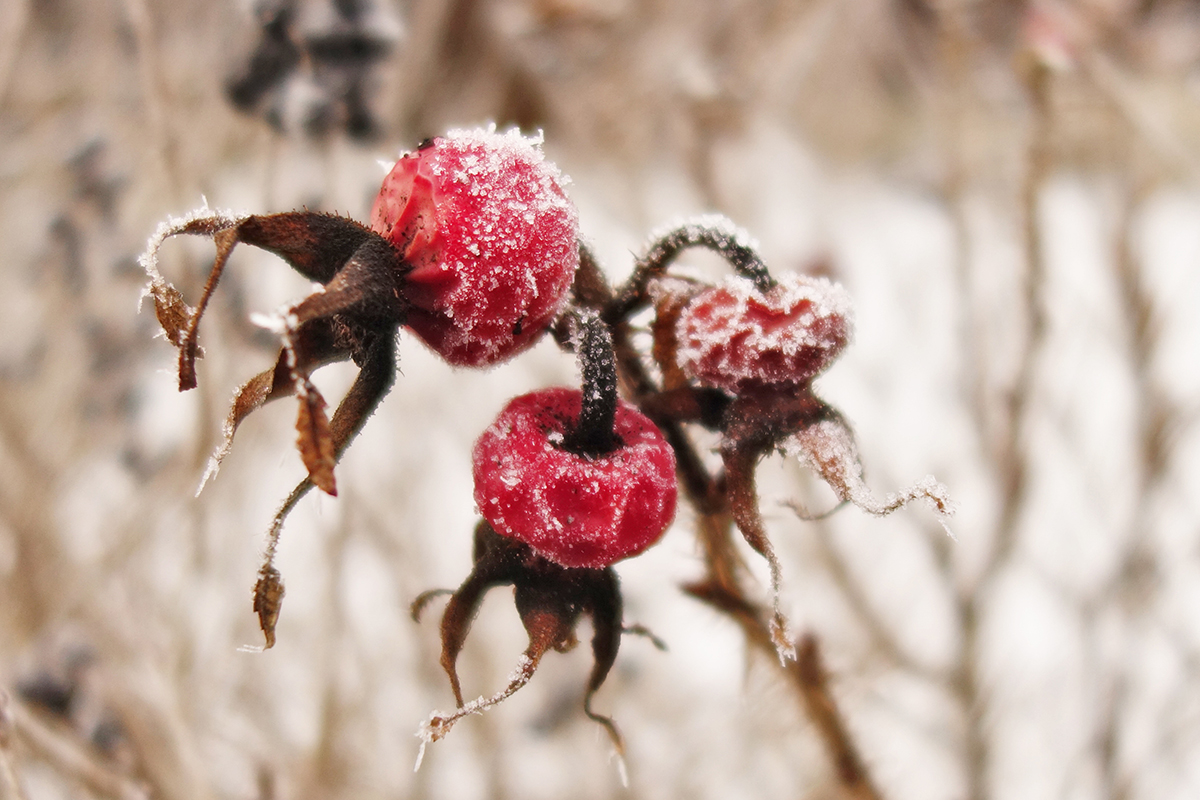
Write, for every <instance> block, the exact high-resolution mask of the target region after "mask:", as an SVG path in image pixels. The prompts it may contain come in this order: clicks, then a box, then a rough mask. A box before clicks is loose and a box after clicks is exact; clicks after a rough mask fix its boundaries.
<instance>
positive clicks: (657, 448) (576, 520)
mask: <svg viewBox="0 0 1200 800" xmlns="http://www.w3.org/2000/svg"><path fill="white" fill-rule="evenodd" d="M580 328H581V331H580V334H579V336H578V337H577V350H578V352H579V358H580V361H581V364H582V372H583V378H584V380H583V389H582V391H578V390H574V389H565V388H562V389H547V390H543V391H540V392H534V393H532V394H529V395H525V396H523V397H518V398H516V399H515V400H513V401H512V402H511V403H510V404H509V405H508V407H507V408H505V410H504V411H503V412H502V413H501V414H500V417H499V418H498V419H497V420H496V422H495V423H494V424H493V425H492V426H491V427H489V428H488V430H487V431H486V432H485V433H484V434H483V436H481V437H480V439H479V442H478V443H477V444H476V446H475V451H474V472H475V501H476V504H477V505H478V506H479V509H480V512H481V513H482V515H483V517H484V521H483V522H482V523H480V526H479V527H478V528H477V530H476V538H475V566H474V569H473V570H472V572H471V575H470V576H469V577H468V578H467V580H466V581H465V582H464V583H463V584H462V586H460V587H459V588H458V590H456V591H455V592H453V593H452V596H451V598H450V602H449V604H448V605H447V607H446V611H445V613H444V614H443V616H442V626H441V634H442V666H443V667H444V668H445V670H446V673H447V674H448V675H449V677H450V685H451V687H452V689H453V690H454V695H455V700H456V702H457V703H458V710H457V711H455V712H453V713H450V714H435V715H433V716H432V717H431V718H430V720H429V722H428V723H427V724H426V726H425V727H424V729H423V730H422V733H421V735H422V737H423V738H424V740H425V741H436V740H437V739H439V738H441V737H442V736H444V735H445V734H446V733H447V732H448V731H449V730H450V728H451V727H452V726H453V725H454V723H455V722H457V721H458V720H460V719H462V718H463V717H465V716H467V715H469V714H475V713H481V712H482V711H485V710H486V709H488V708H490V707H491V706H493V705H495V704H496V703H499V702H500V701H502V700H504V699H505V698H507V697H508V696H510V695H511V694H512V693H513V692H515V691H516V690H517V689H519V688H521V687H522V686H524V685H525V683H526V682H528V680H529V678H530V677H531V676H532V675H533V672H534V670H535V669H536V668H537V665H538V663H539V662H540V659H541V657H542V655H543V654H545V653H546V652H547V651H548V650H549V649H551V648H553V649H556V650H565V649H568V648H570V647H572V646H573V645H574V644H575V633H574V630H575V626H576V623H577V621H578V619H579V617H580V616H581V615H582V614H585V613H586V614H588V615H589V616H590V617H591V618H592V624H593V628H594V630H595V635H594V637H593V640H592V648H593V654H594V657H595V665H594V667H593V670H592V675H591V678H589V681H588V688H587V694H586V697H585V700H584V710H585V711H586V713H587V715H588V716H589V717H591V718H592V719H594V720H596V721H597V722H600V723H601V724H602V725H604V727H605V729H606V730H607V731H608V733H609V735H610V736H611V737H612V740H613V743H614V745H615V746H616V747H617V749H618V751H620V750H621V740H620V736H619V735H618V733H617V730H616V727H615V726H614V725H613V723H612V721H611V720H610V719H608V718H607V717H604V716H601V715H598V714H596V713H594V712H593V711H592V710H591V700H592V696H593V694H595V692H596V690H597V689H598V688H599V687H600V685H601V683H603V681H604V678H605V676H606V675H607V674H608V671H609V669H610V667H611V666H612V663H613V660H614V659H615V658H616V654H617V648H618V645H619V643H620V633H621V597H620V592H619V590H618V586H617V578H616V575H615V574H614V573H613V571H612V569H611V565H612V564H613V563H615V562H616V561H618V560H620V559H622V558H627V557H629V556H632V555H635V554H637V553H640V552H641V551H642V550H644V549H646V548H647V547H649V546H650V545H651V544H653V543H654V542H656V541H657V540H658V539H659V537H661V536H662V534H663V532H664V531H665V530H666V528H667V526H668V525H669V524H670V522H671V519H672V518H673V516H674V512H675V500H676V485H675V460H674V454H673V451H672V450H671V447H670V446H669V445H668V444H667V443H666V441H665V440H664V439H663V437H662V435H661V434H660V433H659V431H658V429H657V428H656V427H655V426H654V424H653V423H651V422H650V420H648V419H647V418H646V417H644V416H642V415H641V414H640V413H639V412H638V411H637V410H636V409H634V408H633V407H632V406H630V405H628V404H627V403H623V402H621V401H620V400H619V399H618V398H617V382H616V368H615V364H614V360H613V354H612V343H611V338H610V337H609V333H608V331H607V329H606V328H605V327H604V325H603V323H602V322H601V321H600V319H599V317H598V316H596V315H590V316H588V317H587V318H586V319H585V320H584V321H583V322H582V324H581V326H580ZM501 584H512V585H513V586H514V587H515V592H516V595H515V596H516V602H517V610H518V612H519V613H520V615H521V619H522V622H524V624H525V627H526V630H527V632H528V633H529V647H528V649H527V650H526V651H525V654H524V656H523V657H522V659H521V662H520V665H519V667H518V669H517V671H516V672H515V673H514V674H513V676H512V678H511V680H510V681H509V684H508V686H507V687H506V688H505V689H504V690H502V691H500V692H499V693H497V694H495V695H492V696H490V697H480V698H479V699H477V700H474V701H472V702H470V703H464V702H463V696H462V692H461V690H460V688H459V679H458V674H457V670H456V667H455V664H456V661H457V657H458V653H459V651H460V650H461V648H462V644H463V642H464V640H465V638H466V635H467V631H468V630H469V628H470V624H471V621H472V619H473V618H474V616H475V613H476V610H477V609H478V606H479V603H480V601H481V600H482V597H483V593H484V591H486V590H487V589H488V588H491V587H492V586H496V585H501ZM423 599H424V598H423ZM423 599H422V600H419V601H418V605H420V604H422V603H423Z"/></svg>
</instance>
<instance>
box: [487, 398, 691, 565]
mask: <svg viewBox="0 0 1200 800" xmlns="http://www.w3.org/2000/svg"><path fill="white" fill-rule="evenodd" d="M581 397H582V395H581V393H580V392H579V391H578V390H575V389H566V388H556V389H545V390H543V391H539V392H533V393H531V394H527V395H523V396H521V397H518V398H516V399H514V400H513V401H512V402H510V403H509V404H508V406H507V407H506V408H505V409H504V411H502V412H501V413H500V416H499V417H498V418H497V419H496V421H495V422H494V423H493V424H492V426H491V427H489V428H488V429H487V431H485V432H484V434H483V436H481V437H480V438H479V441H478V442H476V444H475V451H474V477H475V503H476V505H478V506H479V511H480V513H481V514H482V515H483V517H484V519H486V520H487V521H488V522H489V523H490V524H491V525H492V527H493V528H494V529H495V530H496V532H497V533H499V534H501V535H502V536H508V537H511V538H514V539H518V540H520V541H522V542H525V543H526V544H528V545H529V546H530V547H532V548H533V549H534V550H535V551H536V552H537V553H538V554H540V555H542V556H544V557H546V558H548V559H550V560H551V561H554V562H555V563H557V564H560V565H562V566H564V567H588V568H599V567H606V566H608V565H610V564H612V563H613V562H615V561H618V560H620V559H623V558H627V557H629V556H632V555H636V554H637V553H640V552H642V551H643V550H645V549H646V548H647V547H649V546H650V545H652V544H654V542H656V541H657V540H658V539H659V537H660V536H662V534H663V532H664V531H665V530H666V528H667V526H668V525H670V523H671V520H672V518H673V517H674V515H675V500H676V485H675V456H674V453H673V451H672V450H671V447H670V445H668V444H667V442H666V440H665V439H664V438H663V436H662V434H661V433H659V431H658V428H656V427H655V425H654V423H652V422H651V421H650V420H649V419H647V418H646V417H645V416H643V415H642V414H641V413H640V412H639V411H637V410H636V409H635V408H634V407H633V406H631V405H629V404H628V403H625V402H620V403H619V404H618V405H617V408H616V415H615V419H614V424H613V432H614V433H615V435H616V437H617V446H616V447H615V448H614V449H612V450H610V451H608V452H605V453H602V454H587V453H577V452H573V451H572V450H570V449H567V447H568V446H569V437H570V434H571V431H572V430H573V429H574V427H575V425H576V423H577V420H578V418H579V416H580V407H581Z"/></svg>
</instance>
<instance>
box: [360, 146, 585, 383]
mask: <svg viewBox="0 0 1200 800" xmlns="http://www.w3.org/2000/svg"><path fill="white" fill-rule="evenodd" d="M536 145H537V143H536V142H535V141H531V140H529V139H526V138H524V137H523V136H521V134H520V133H519V132H517V131H510V132H508V133H496V132H495V131H491V130H473V131H451V132H450V133H449V134H447V135H446V136H444V137H439V138H437V139H434V140H432V142H431V143H429V144H427V145H425V146H423V147H421V148H420V149H418V150H416V151H414V152H412V153H406V154H404V155H402V156H401V157H400V160H399V161H397V162H396V165H395V166H394V167H393V168H392V170H391V172H390V173H388V175H387V177H386V178H384V180H383V185H382V187H381V188H380V190H379V194H378V196H377V197H376V198H375V205H374V207H373V208H372V209H371V229H372V230H373V231H375V232H376V233H378V234H380V235H381V236H383V237H384V238H386V239H387V240H388V241H390V242H391V243H392V244H393V245H395V246H396V248H397V249H398V250H399V251H400V253H401V254H402V256H403V259H404V261H405V262H406V263H407V264H408V265H410V266H411V267H412V268H413V269H412V272H410V273H409V274H408V275H407V276H406V277H405V288H404V292H405V296H406V297H407V299H408V300H409V301H410V302H411V303H412V304H413V306H414V307H413V309H412V310H411V312H410V314H409V316H408V319H407V322H406V324H407V325H408V327H409V328H411V329H412V330H413V331H414V332H415V333H416V334H417V335H418V336H419V337H420V338H421V339H422V340H423V341H424V342H425V343H426V344H427V345H429V347H430V348H432V349H433V350H435V351H436V352H438V353H439V354H440V355H441V356H442V357H443V358H444V359H446V360H447V361H449V362H450V363H451V364H454V365H457V366H471V367H486V366H490V365H492V364H495V363H497V362H500V361H504V360H505V359H508V358H510V357H512V356H513V355H515V354H516V353H518V352H520V351H521V350H523V349H525V348H526V347H528V346H529V345H530V344H532V343H533V341H534V340H535V339H537V337H538V336H540V335H541V333H542V331H543V330H545V328H546V326H547V325H549V324H550V322H551V321H552V320H553V319H554V318H555V317H556V316H558V314H559V312H560V311H561V310H562V308H563V306H564V305H565V303H566V300H567V291H568V290H569V289H570V287H571V282H572V281H573V280H574V277H575V270H576V268H577V267H578V266H579V245H578V232H579V230H578V229H579V221H578V214H577V212H576V210H575V206H574V204H572V203H571V201H570V200H568V199H567V196H566V194H565V193H564V192H563V189H562V184H563V182H564V178H563V177H562V175H561V174H560V173H559V171H558V168H557V167H555V166H554V165H553V164H551V163H550V162H548V161H546V160H545V158H544V156H543V155H542V152H541V150H540V149H539V148H538V147H537V146H536Z"/></svg>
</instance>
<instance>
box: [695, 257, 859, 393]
mask: <svg viewBox="0 0 1200 800" xmlns="http://www.w3.org/2000/svg"><path fill="white" fill-rule="evenodd" d="M678 325H679V330H678V333H677V335H678V337H679V361H680V364H681V366H682V367H683V369H684V371H685V372H686V373H688V374H689V375H690V376H691V377H693V378H695V379H696V380H698V381H699V382H700V383H702V384H704V385H706V386H714V387H716V388H720V389H725V390H727V391H730V392H733V393H735V394H736V393H737V392H738V391H740V390H743V389H745V388H748V387H750V386H754V385H773V386H778V385H798V384H802V383H805V382H807V381H809V380H811V379H812V378H813V377H814V376H815V375H816V374H817V373H819V372H821V371H822V370H823V369H825V367H827V366H828V365H829V364H830V363H832V362H833V360H834V359H835V358H837V356H838V354H839V353H841V351H842V349H843V348H844V347H845V346H846V343H847V342H848V341H849V339H850V335H851V330H852V327H853V320H852V316H851V306H850V297H849V295H848V294H847V293H846V290H845V289H843V288H842V287H841V286H840V285H839V284H836V283H833V282H831V281H829V280H828V279H826V278H811V277H808V276H806V275H801V274H798V273H789V274H787V275H785V276H784V277H782V278H781V279H780V280H779V282H778V283H777V284H776V285H775V286H773V287H771V288H770V289H769V290H767V291H766V292H765V293H764V292H761V291H759V289H758V287H756V286H755V285H754V283H753V282H752V281H750V280H749V279H747V278H743V277H740V276H733V277H730V278H729V279H727V280H726V281H724V282H723V283H721V284H720V285H719V286H714V287H712V288H710V289H708V290H706V291H703V292H701V293H700V294H699V295H698V296H697V297H695V298H694V299H693V300H692V301H691V303H689V304H688V306H687V308H685V309H684V310H683V313H682V315H681V316H680V319H679V323H678Z"/></svg>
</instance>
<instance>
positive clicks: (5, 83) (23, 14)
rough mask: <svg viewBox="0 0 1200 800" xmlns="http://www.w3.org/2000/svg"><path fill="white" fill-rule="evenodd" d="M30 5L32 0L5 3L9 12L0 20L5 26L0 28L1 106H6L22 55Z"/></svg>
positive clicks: (16, 0)
mask: <svg viewBox="0 0 1200 800" xmlns="http://www.w3.org/2000/svg"><path fill="white" fill-rule="evenodd" d="M30 5H31V3H30V0H11V2H8V3H5V8H6V11H7V13H5V14H4V19H2V20H0V24H2V25H3V26H4V27H3V29H0V108H4V100H5V98H6V97H7V96H8V88H9V85H10V83H11V81H12V78H13V74H14V72H15V70H16V66H17V58H18V57H19V56H20V55H21V41H22V40H23V39H24V38H25V28H26V26H27V25H28V23H29V6H30Z"/></svg>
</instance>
